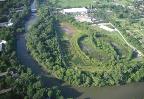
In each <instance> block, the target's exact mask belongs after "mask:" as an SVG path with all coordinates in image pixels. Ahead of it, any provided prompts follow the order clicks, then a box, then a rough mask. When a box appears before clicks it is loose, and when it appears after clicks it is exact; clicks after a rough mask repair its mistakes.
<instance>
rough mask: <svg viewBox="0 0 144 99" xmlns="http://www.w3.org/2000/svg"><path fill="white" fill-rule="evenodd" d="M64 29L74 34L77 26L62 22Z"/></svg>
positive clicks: (71, 34)
mask: <svg viewBox="0 0 144 99" xmlns="http://www.w3.org/2000/svg"><path fill="white" fill-rule="evenodd" d="M60 25H61V28H62V31H63V32H65V33H66V34H67V35H69V36H73V34H74V33H76V28H75V27H74V26H72V25H71V24H69V23H61V24H60Z"/></svg>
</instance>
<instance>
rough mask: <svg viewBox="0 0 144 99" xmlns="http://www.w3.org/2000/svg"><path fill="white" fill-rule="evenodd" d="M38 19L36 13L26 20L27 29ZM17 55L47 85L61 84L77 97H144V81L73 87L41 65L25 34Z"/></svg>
mask: <svg viewBox="0 0 144 99" xmlns="http://www.w3.org/2000/svg"><path fill="white" fill-rule="evenodd" d="M37 20H38V18H37V16H36V15H35V14H32V16H31V17H30V18H29V20H28V21H27V22H26V26H25V28H26V31H27V30H28V29H29V28H30V27H31V25H32V24H34V23H35V22H36V21H37ZM17 57H18V59H19V61H20V62H21V64H23V65H24V66H26V67H28V68H31V70H32V72H33V73H34V74H35V75H38V76H40V78H41V80H42V82H43V84H44V85H45V86H48V87H50V86H53V85H56V86H59V87H60V89H61V90H62V94H63V95H64V96H65V97H66V98H67V97H72V98H75V99H144V83H143V82H142V83H133V84H128V85H123V86H114V87H103V88H97V87H90V88H85V87H73V86H70V85H68V84H66V83H65V82H63V81H61V80H59V79H57V78H55V77H53V76H50V75H49V74H48V73H47V72H46V71H45V70H44V69H43V68H41V66H40V65H39V64H38V63H37V62H36V61H35V60H34V59H33V58H32V57H31V55H30V54H29V52H28V50H27V48H26V40H25V34H20V35H17Z"/></svg>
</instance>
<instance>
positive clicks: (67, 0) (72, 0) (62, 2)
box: [50, 0, 93, 8]
mask: <svg viewBox="0 0 144 99" xmlns="http://www.w3.org/2000/svg"><path fill="white" fill-rule="evenodd" d="M50 1H52V2H55V1H56V0H50ZM92 1H93V0H58V2H57V3H58V5H59V6H60V7H62V8H68V7H87V6H90V5H91V3H92Z"/></svg>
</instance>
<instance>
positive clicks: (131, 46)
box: [111, 23, 144, 57]
mask: <svg viewBox="0 0 144 99" xmlns="http://www.w3.org/2000/svg"><path fill="white" fill-rule="evenodd" d="M111 25H112V26H113V27H115V26H114V25H113V24H112V23H111ZM115 30H116V31H117V32H118V33H119V34H120V36H121V37H122V38H123V40H124V41H125V42H126V44H127V45H128V46H129V47H130V48H132V49H133V50H135V51H136V52H137V53H138V54H139V55H138V56H142V57H144V54H143V53H142V52H141V51H140V50H138V49H137V48H136V47H134V46H133V45H131V44H130V43H129V42H128V41H127V40H126V39H125V37H124V36H123V34H122V33H121V32H120V31H119V30H118V29H117V28H116V27H115Z"/></svg>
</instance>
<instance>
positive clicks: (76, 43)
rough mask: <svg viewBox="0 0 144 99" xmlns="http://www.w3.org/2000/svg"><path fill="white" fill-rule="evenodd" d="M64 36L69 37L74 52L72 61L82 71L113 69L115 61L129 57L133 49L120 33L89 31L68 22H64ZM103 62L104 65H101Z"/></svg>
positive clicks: (100, 30) (99, 30)
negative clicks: (112, 65)
mask: <svg viewBox="0 0 144 99" xmlns="http://www.w3.org/2000/svg"><path fill="white" fill-rule="evenodd" d="M60 25H61V28H62V30H63V33H64V34H63V36H64V37H63V38H68V39H67V41H68V42H69V45H68V46H69V50H70V53H71V54H72V55H71V56H72V57H71V60H70V63H71V65H72V66H74V67H75V66H76V67H77V68H79V69H81V70H82V71H90V72H95V71H104V69H103V68H105V67H106V68H107V70H106V71H111V66H108V64H112V63H113V62H114V61H117V60H119V59H121V58H125V59H127V58H128V56H130V53H131V49H130V48H127V47H128V46H127V45H126V44H125V42H124V41H123V39H122V38H120V37H119V34H118V33H115V32H113V33H107V32H108V31H105V30H103V29H98V30H95V29H93V30H94V31H95V32H97V33H98V34H97V33H95V32H88V30H87V29H82V28H80V27H79V28H76V26H75V25H72V24H71V23H68V22H62V23H61V24H60ZM101 64H103V65H101Z"/></svg>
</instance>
